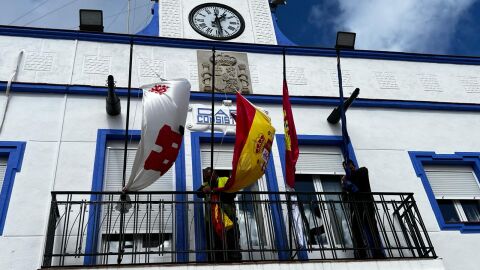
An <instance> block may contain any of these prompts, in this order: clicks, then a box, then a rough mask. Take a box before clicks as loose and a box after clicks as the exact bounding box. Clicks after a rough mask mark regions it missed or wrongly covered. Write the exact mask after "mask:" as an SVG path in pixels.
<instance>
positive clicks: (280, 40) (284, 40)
mask: <svg viewBox="0 0 480 270" xmlns="http://www.w3.org/2000/svg"><path fill="white" fill-rule="evenodd" d="M272 22H273V28H274V29H275V36H276V37H277V44H278V45H281V46H298V44H295V42H293V41H291V40H290V39H289V38H288V37H287V36H285V34H284V33H283V32H282V30H281V29H280V27H279V26H278V19H277V15H276V14H275V13H274V12H272Z"/></svg>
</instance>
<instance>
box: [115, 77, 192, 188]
mask: <svg viewBox="0 0 480 270" xmlns="http://www.w3.org/2000/svg"><path fill="white" fill-rule="evenodd" d="M142 89H143V102H142V103H143V120H142V138H141V139H140V144H139V146H138V149H137V153H136V155H135V160H134V162H133V167H132V173H131V175H130V178H129V179H128V183H127V184H126V185H125V188H124V190H125V191H138V190H142V189H144V188H146V187H148V186H149V185H151V184H152V183H153V182H155V181H156V180H157V179H159V178H160V177H161V176H162V175H164V174H165V173H166V172H167V171H168V170H169V169H170V167H172V165H173V163H174V162H175V160H176V159H177V155H178V152H179V151H180V146H181V144H182V138H183V133H184V127H185V120H186V118H187V112H188V102H189V100H190V83H189V82H188V81H187V80H185V79H178V80H168V81H162V82H161V83H156V84H150V85H145V86H142Z"/></svg>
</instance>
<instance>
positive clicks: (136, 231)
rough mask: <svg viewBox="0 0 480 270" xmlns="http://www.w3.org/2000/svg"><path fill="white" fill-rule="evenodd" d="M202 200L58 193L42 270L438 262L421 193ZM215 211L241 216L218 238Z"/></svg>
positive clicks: (175, 195)
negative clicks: (230, 201) (229, 201)
mask: <svg viewBox="0 0 480 270" xmlns="http://www.w3.org/2000/svg"><path fill="white" fill-rule="evenodd" d="M197 195H198V194H197V192H148V193H147V192H137V193H129V194H128V197H123V200H122V199H121V193H120V192H52V201H51V210H50V216H49V223H48V231H47V235H46V244H45V251H44V256H43V264H42V267H43V268H48V267H59V266H60V267H62V266H75V265H78V266H81V265H91V266H101V265H117V264H124V265H133V264H186V263H213V262H215V263H216V262H234V261H237V262H240V261H241V262H258V261H266V262H268V261H271V262H279V261H316V260H319V261H322V260H387V259H407V258H408V259H418V258H420V259H428V258H436V254H435V251H434V248H433V246H432V243H431V241H430V238H429V236H428V233H427V231H426V228H425V225H424V223H423V221H422V217H421V216H420V213H419V211H418V208H417V205H416V202H415V200H414V198H413V194H409V193H365V194H357V195H355V196H352V195H347V194H345V193H333V192H330V193H329V192H324V193H314V192H312V193H285V192H239V193H237V196H236V199H235V203H234V204H230V205H228V207H230V209H229V210H228V207H226V206H227V205H223V203H221V202H218V203H215V204H214V203H212V202H206V201H205V200H204V199H201V198H198V196H197ZM215 206H219V207H220V208H221V209H225V210H224V214H228V215H229V216H230V217H232V211H233V217H232V218H231V221H232V223H233V224H230V225H229V224H227V223H228V221H227V220H226V219H223V220H225V224H223V225H224V226H221V227H220V230H218V228H217V231H216V232H215V229H214V225H212V222H211V213H212V207H215ZM232 209H233V210H232ZM220 220H222V219H220ZM220 225H222V224H221V223H220ZM226 227H229V228H226ZM220 235H223V236H220Z"/></svg>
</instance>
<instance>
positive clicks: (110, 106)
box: [105, 75, 122, 116]
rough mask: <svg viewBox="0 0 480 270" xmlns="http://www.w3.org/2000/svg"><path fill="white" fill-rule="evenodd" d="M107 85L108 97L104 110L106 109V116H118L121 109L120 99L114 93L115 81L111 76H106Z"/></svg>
mask: <svg viewBox="0 0 480 270" xmlns="http://www.w3.org/2000/svg"><path fill="white" fill-rule="evenodd" d="M107 85H108V95H107V105H106V107H105V108H106V109H107V113H108V115H111V116H115V115H119V114H120V112H121V111H122V108H121V105H120V99H119V98H118V96H117V94H116V93H115V81H114V79H113V76H112V75H108V79H107Z"/></svg>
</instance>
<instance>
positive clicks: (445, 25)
mask: <svg viewBox="0 0 480 270" xmlns="http://www.w3.org/2000/svg"><path fill="white" fill-rule="evenodd" d="M335 1H337V4H338V6H339V9H340V14H339V15H338V16H337V17H336V19H335V21H334V24H335V25H336V26H337V29H336V30H349V31H354V32H356V33H357V43H356V47H357V48H358V49H366V50H388V51H404V52H425V51H429V52H431V51H433V52H436V53H444V52H446V51H447V50H448V49H449V46H450V42H451V39H452V38H453V35H454V33H455V28H456V27H457V23H458V21H459V19H460V18H461V16H463V15H464V13H465V11H466V10H468V8H469V7H470V6H471V5H472V4H473V3H474V2H475V1H476V0H390V1H388V0H355V1H352V0H335ZM325 2H327V1H325ZM322 6H323V4H318V5H315V6H314V7H313V8H312V10H311V12H310V20H309V21H310V22H311V23H313V22H314V21H317V23H313V24H314V25H315V26H317V27H319V28H321V27H322V25H321V23H318V21H321V20H322V17H323V18H324V17H325V13H326V11H325V9H324V8H322Z"/></svg>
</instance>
